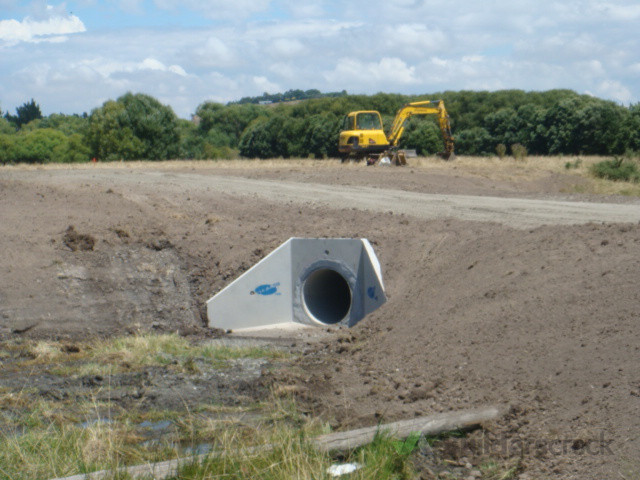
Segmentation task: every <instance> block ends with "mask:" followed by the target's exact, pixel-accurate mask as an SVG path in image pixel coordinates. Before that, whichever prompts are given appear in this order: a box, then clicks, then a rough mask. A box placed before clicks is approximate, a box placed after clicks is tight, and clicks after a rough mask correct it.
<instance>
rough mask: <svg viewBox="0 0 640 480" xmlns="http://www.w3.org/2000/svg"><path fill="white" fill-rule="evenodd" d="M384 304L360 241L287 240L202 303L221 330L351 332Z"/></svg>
mask: <svg viewBox="0 0 640 480" xmlns="http://www.w3.org/2000/svg"><path fill="white" fill-rule="evenodd" d="M386 301H387V296H386V295H385V292H384V285H383V283H382V273H381V269H380V262H378V259H377V258H376V255H375V253H374V251H373V248H372V247H371V244H370V243H369V242H368V241H367V240H366V239H364V238H290V239H289V240H287V241H286V242H284V243H283V244H282V245H280V246H279V247H278V248H276V249H275V250H274V251H273V252H271V253H270V254H269V255H267V256H266V257H264V258H263V259H262V260H260V261H259V262H258V263H256V264H255V265H254V266H253V267H251V268H250V269H249V270H247V271H246V272H244V273H243V274H242V275H240V277H238V278H237V279H235V280H234V281H233V282H232V283H231V284H229V285H227V286H226V287H225V288H223V289H222V290H221V291H220V292H218V293H217V294H216V295H215V296H213V297H212V298H210V299H209V301H208V302H207V317H208V319H209V326H211V327H214V328H222V329H224V330H228V329H231V330H234V331H238V330H243V329H250V328H263V327H269V328H271V327H278V328H286V326H292V325H293V324H303V325H313V326H316V327H318V326H320V327H322V326H325V325H336V324H339V325H344V326H347V327H352V326H354V325H355V324H356V323H358V322H359V321H360V320H362V319H363V318H364V317H365V316H366V315H367V314H369V313H371V312H373V311H374V310H375V309H377V308H379V307H380V306H381V305H383V304H384V303H385V302H386Z"/></svg>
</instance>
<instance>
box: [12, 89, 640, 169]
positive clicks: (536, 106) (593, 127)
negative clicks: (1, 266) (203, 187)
mask: <svg viewBox="0 0 640 480" xmlns="http://www.w3.org/2000/svg"><path fill="white" fill-rule="evenodd" d="M289 92H298V91H293V90H292V91H289ZM300 92H302V91H300ZM307 92H311V94H310V95H315V92H316V91H307ZM303 93H304V92H303ZM253 98H261V97H253ZM423 99H431V100H436V99H443V100H444V102H445V106H446V108H447V110H448V112H449V115H450V119H451V125H452V130H453V134H454V138H455V141H456V153H457V154H459V155H495V154H496V153H498V154H504V153H505V152H507V151H508V150H511V151H512V152H516V151H519V152H523V151H524V152H528V153H530V154H537V155H559V154H561V155H580V154H584V155H590V154H598V155H617V154H623V153H625V152H629V151H633V152H638V151H640V104H635V105H631V106H629V107H625V106H622V105H618V104H616V103H614V102H611V101H606V100H602V99H598V98H595V97H591V96H588V95H579V94H577V93H576V92H573V91H571V90H549V91H545V92H525V91H522V90H502V91H497V92H482V91H481V92H476V91H458V92H450V91H447V92H439V93H434V94H429V95H419V96H417V95H415V96H409V95H399V94H387V93H378V94H375V95H348V94H346V92H344V94H342V92H341V93H340V94H339V95H333V94H327V95H324V96H318V97H317V98H308V99H306V100H304V101H299V102H289V103H273V104H269V105H264V104H260V103H259V102H258V103H255V102H253V101H247V102H237V103H229V104H226V105H223V104H220V103H215V102H209V101H207V102H204V103H202V104H200V105H199V106H198V108H197V109H196V112H195V114H194V115H193V118H192V120H185V119H180V118H178V117H177V116H176V115H175V113H174V112H173V110H172V109H171V107H169V106H167V105H163V104H161V103H160V102H159V101H158V100H156V99H155V98H153V97H151V96H149V95H145V94H141V93H136V94H134V93H126V94H125V95H123V96H121V97H119V98H117V99H116V100H108V101H106V102H105V103H104V104H102V105H101V106H100V107H97V108H95V109H93V110H92V111H91V113H90V114H86V113H85V114H82V115H77V114H76V115H63V114H52V115H49V116H46V117H44V116H43V115H42V114H41V111H40V107H39V105H38V104H37V103H36V102H35V100H33V99H32V100H31V101H29V102H27V103H25V104H23V105H22V106H20V107H18V108H17V109H16V113H15V115H14V114H11V113H9V112H6V113H4V115H2V116H0V163H2V164H6V163H18V162H26V163H48V162H84V161H89V160H90V159H92V158H96V159H98V160H100V161H111V160H142V159H145V160H165V159H177V158H179V159H216V158H235V157H238V156H241V157H246V158H273V157H282V158H291V157H305V158H306V157H314V158H326V157H337V156H338V151H337V137H338V132H339V131H340V126H341V123H342V119H343V117H344V115H345V114H346V113H348V112H350V111H354V110H378V111H379V112H380V113H381V114H382V117H383V120H384V124H385V127H386V128H387V129H388V128H389V127H390V124H391V122H392V120H393V117H394V115H395V112H396V111H397V110H398V109H399V108H400V107H401V106H402V105H404V104H405V103H408V102H411V101H417V100H423ZM0 114H1V113H0ZM401 146H402V147H406V148H415V149H416V150H417V152H418V154H420V155H430V154H433V153H436V152H439V151H442V149H443V145H442V139H441V136H440V132H439V129H438V127H437V124H436V123H435V118H431V117H415V118H412V119H411V120H410V121H409V123H408V125H407V128H406V132H405V134H404V136H403V138H402V140H401ZM516 148H517V149H518V150H516Z"/></svg>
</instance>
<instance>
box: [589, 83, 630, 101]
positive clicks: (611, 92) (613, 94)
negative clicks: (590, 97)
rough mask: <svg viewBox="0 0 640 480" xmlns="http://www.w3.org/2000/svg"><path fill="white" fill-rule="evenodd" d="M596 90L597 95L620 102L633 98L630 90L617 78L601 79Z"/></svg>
mask: <svg viewBox="0 0 640 480" xmlns="http://www.w3.org/2000/svg"><path fill="white" fill-rule="evenodd" d="M596 91H597V93H598V95H599V96H603V97H605V98H610V99H612V100H616V101H618V102H621V103H629V102H631V100H632V98H633V95H632V94H631V91H630V90H629V89H628V88H627V87H625V86H624V85H623V84H622V83H621V82H619V81H617V80H605V81H603V82H602V83H600V85H598V88H597V90H596Z"/></svg>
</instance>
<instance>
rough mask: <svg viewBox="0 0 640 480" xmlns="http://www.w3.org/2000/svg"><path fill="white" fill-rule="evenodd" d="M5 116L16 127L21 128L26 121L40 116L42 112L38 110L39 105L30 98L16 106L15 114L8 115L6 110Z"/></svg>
mask: <svg viewBox="0 0 640 480" xmlns="http://www.w3.org/2000/svg"><path fill="white" fill-rule="evenodd" d="M5 118H6V119H7V120H9V121H10V122H11V123H13V124H14V125H15V126H16V127H17V128H22V126H23V125H26V124H27V123H29V122H31V121H33V120H38V119H39V118H42V112H41V111H40V105H38V104H37V103H36V102H35V100H34V99H33V98H32V99H31V100H30V101H28V102H26V103H23V104H22V105H21V106H19V107H18V108H16V115H15V116H14V115H10V114H9V113H8V112H7V113H6V114H5Z"/></svg>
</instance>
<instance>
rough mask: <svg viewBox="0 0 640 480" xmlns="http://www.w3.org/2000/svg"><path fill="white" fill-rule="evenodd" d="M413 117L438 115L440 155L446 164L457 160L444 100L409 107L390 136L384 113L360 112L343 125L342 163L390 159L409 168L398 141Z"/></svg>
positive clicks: (400, 112) (341, 140)
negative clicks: (386, 131) (382, 116)
mask: <svg viewBox="0 0 640 480" xmlns="http://www.w3.org/2000/svg"><path fill="white" fill-rule="evenodd" d="M413 115H437V116H438V125H439V126H440V132H442V138H443V140H444V152H441V153H439V155H440V156H441V157H442V158H444V159H445V160H449V159H451V158H453V156H454V151H453V148H454V145H453V136H452V135H451V124H450V123H449V115H448V114H447V110H446V109H445V108H444V102H443V101H442V100H425V101H422V102H412V103H408V104H406V105H405V106H404V107H402V108H401V109H400V110H398V113H396V117H395V119H394V120H393V125H392V127H391V133H390V134H389V135H388V136H387V135H385V133H384V130H383V129H382V118H381V117H380V113H379V112H376V111H374V110H360V111H357V112H351V113H349V114H348V115H347V116H346V117H345V118H344V121H343V124H342V129H341V131H340V139H339V141H338V151H339V152H340V158H341V159H342V161H343V162H344V161H346V160H347V159H348V158H355V159H357V160H360V159H362V158H364V157H367V158H369V159H373V160H371V161H369V162H368V163H375V161H377V160H378V159H381V158H385V157H386V158H389V160H390V161H391V162H392V163H394V164H396V165H406V163H407V161H406V156H405V153H404V152H403V151H402V150H399V149H398V141H399V140H400V137H402V134H403V133H404V125H405V122H406V121H407V120H408V119H409V118H410V117H411V116H413Z"/></svg>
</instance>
